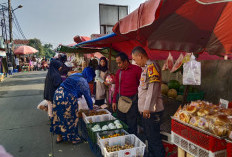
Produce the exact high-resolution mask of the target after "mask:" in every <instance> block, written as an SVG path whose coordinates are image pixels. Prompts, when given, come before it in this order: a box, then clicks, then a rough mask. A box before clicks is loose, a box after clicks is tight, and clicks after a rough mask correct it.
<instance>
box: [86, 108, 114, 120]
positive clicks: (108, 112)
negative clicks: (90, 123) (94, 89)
mask: <svg viewBox="0 0 232 157" xmlns="http://www.w3.org/2000/svg"><path fill="white" fill-rule="evenodd" d="M99 111H106V112H107V114H108V115H111V113H110V111H108V110H107V109H100V110H97V112H99ZM103 115H104V114H103ZM105 115H106V114H105ZM82 117H83V119H86V117H93V116H86V114H85V112H82Z"/></svg>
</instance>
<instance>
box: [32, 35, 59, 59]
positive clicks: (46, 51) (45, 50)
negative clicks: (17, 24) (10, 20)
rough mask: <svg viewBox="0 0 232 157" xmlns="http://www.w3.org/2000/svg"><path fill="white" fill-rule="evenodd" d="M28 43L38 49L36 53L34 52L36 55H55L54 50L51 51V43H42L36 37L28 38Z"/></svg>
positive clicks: (48, 56)
mask: <svg viewBox="0 0 232 157" xmlns="http://www.w3.org/2000/svg"><path fill="white" fill-rule="evenodd" d="M28 45H29V46H31V47H34V48H35V49H37V50H38V51H39V52H38V53H36V56H38V57H46V58H51V57H53V56H54V55H55V52H54V51H53V46H52V45H51V44H44V45H42V43H41V41H40V40H39V39H37V38H34V39H30V40H29V44H28Z"/></svg>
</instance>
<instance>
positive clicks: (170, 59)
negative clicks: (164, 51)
mask: <svg viewBox="0 0 232 157" xmlns="http://www.w3.org/2000/svg"><path fill="white" fill-rule="evenodd" d="M173 64H174V60H173V57H172V54H171V53H169V55H168V58H167V60H166V61H165V63H164V65H163V67H162V70H172V68H173Z"/></svg>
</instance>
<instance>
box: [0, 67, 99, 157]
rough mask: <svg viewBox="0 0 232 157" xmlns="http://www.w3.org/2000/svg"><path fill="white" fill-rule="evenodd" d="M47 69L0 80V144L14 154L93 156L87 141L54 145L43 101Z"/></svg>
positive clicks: (30, 156)
mask: <svg viewBox="0 0 232 157" xmlns="http://www.w3.org/2000/svg"><path fill="white" fill-rule="evenodd" d="M45 76H46V72H44V71H36V72H22V73H17V74H15V75H13V76H11V77H10V78H6V79H5V80H4V81H3V82H1V83H0V145H3V146H4V147H5V149H6V150H7V152H9V153H10V154H12V155H13V156H14V157H94V156H95V155H94V154H93V153H92V152H91V150H90V148H89V145H88V143H86V142H85V143H83V144H80V145H72V144H71V143H60V144H56V143H55V140H56V137H55V136H54V137H53V136H52V135H51V133H50V132H49V119H48V116H47V114H46V112H44V111H40V110H38V109H37V108H36V107H37V105H38V104H39V103H40V102H41V101H42V100H43V99H42V98H43V88H44V79H45Z"/></svg>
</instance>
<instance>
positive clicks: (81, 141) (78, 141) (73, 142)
mask: <svg viewBox="0 0 232 157" xmlns="http://www.w3.org/2000/svg"><path fill="white" fill-rule="evenodd" d="M81 143H83V140H82V139H80V138H79V139H78V140H77V141H72V144H73V145H78V144H81Z"/></svg>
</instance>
